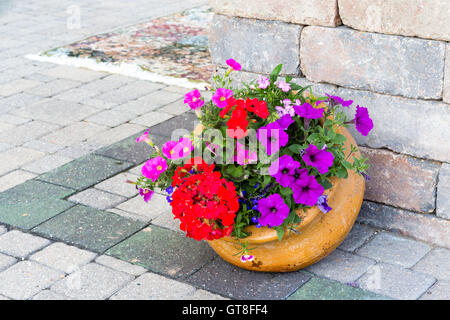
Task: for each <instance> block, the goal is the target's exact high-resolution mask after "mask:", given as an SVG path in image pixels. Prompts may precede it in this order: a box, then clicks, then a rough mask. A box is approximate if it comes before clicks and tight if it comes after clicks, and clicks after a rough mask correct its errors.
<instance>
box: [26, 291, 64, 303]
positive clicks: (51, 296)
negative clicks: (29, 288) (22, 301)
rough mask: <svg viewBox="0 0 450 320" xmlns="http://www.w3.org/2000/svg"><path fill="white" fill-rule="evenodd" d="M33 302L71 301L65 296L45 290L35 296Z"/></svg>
mask: <svg viewBox="0 0 450 320" xmlns="http://www.w3.org/2000/svg"><path fill="white" fill-rule="evenodd" d="M31 300H51V301H55V300H70V299H69V297H66V296H65V295H63V294H60V293H56V292H54V291H52V290H48V289H47V290H43V291H41V292H39V293H38V294H37V295H35V296H34V297H33V298H32V299H31Z"/></svg>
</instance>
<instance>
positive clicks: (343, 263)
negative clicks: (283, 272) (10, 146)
mask: <svg viewBox="0 0 450 320" xmlns="http://www.w3.org/2000/svg"><path fill="white" fill-rule="evenodd" d="M374 264H375V261H374V260H372V259H367V258H364V257H360V256H357V255H355V254H351V253H348V252H345V251H342V250H339V249H337V250H335V251H333V252H332V253H331V254H330V255H329V256H327V257H326V258H324V259H323V260H320V261H319V262H317V263H315V264H313V265H312V266H309V267H308V268H306V269H305V270H307V271H309V272H312V273H314V274H316V275H319V276H323V277H327V278H330V279H333V280H337V281H340V282H352V281H355V280H356V279H358V278H359V277H360V276H361V275H363V274H364V273H365V272H366V271H367V270H368V269H369V267H370V266H372V265H374Z"/></svg>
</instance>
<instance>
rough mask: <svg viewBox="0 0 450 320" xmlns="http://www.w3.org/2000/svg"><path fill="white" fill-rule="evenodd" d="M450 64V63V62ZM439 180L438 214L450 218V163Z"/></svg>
mask: <svg viewBox="0 0 450 320" xmlns="http://www.w3.org/2000/svg"><path fill="white" fill-rule="evenodd" d="M449 48H450V46H449ZM449 52H450V50H449ZM449 56H450V55H449ZM448 64H449V65H450V62H449V63H448ZM449 77H450V76H449ZM438 181H439V182H438V186H437V197H436V215H437V216H438V217H441V218H444V219H450V199H449V196H448V195H449V194H450V164H448V163H443V164H442V167H441V169H440V170H439V178H438Z"/></svg>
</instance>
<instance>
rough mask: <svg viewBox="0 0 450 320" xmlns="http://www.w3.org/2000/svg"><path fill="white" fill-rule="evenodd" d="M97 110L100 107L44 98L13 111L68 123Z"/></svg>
mask: <svg viewBox="0 0 450 320" xmlns="http://www.w3.org/2000/svg"><path fill="white" fill-rule="evenodd" d="M96 112H98V109H97V108H94V107H91V106H87V105H82V104H79V103H75V102H69V101H63V100H57V99H44V100H43V101H40V102H38V103H36V104H34V105H26V106H24V107H22V108H20V109H17V110H15V111H13V112H12V113H13V114H15V115H17V116H21V117H25V118H32V119H37V120H42V121H47V122H51V123H55V124H58V125H68V124H71V123H74V122H76V121H79V120H82V119H84V118H87V117H89V116H90V115H92V114H94V113H96Z"/></svg>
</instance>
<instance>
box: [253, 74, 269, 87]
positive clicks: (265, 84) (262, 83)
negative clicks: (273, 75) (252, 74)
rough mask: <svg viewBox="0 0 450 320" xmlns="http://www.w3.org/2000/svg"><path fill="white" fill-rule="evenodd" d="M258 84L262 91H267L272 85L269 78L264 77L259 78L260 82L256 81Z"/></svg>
mask: <svg viewBox="0 0 450 320" xmlns="http://www.w3.org/2000/svg"><path fill="white" fill-rule="evenodd" d="M256 82H258V87H259V88H260V89H266V88H267V87H268V86H269V85H270V80H269V78H267V77H264V76H259V77H258V80H256Z"/></svg>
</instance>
